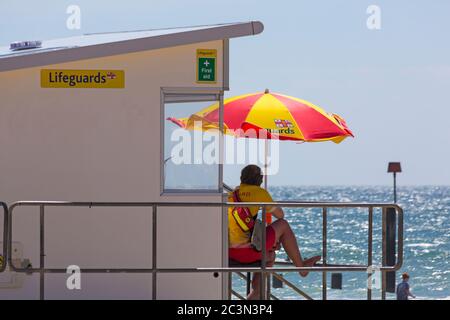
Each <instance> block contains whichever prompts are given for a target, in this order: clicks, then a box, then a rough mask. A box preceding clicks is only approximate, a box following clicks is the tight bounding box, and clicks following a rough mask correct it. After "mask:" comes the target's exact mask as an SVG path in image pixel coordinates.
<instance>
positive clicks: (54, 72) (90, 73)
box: [41, 69, 125, 89]
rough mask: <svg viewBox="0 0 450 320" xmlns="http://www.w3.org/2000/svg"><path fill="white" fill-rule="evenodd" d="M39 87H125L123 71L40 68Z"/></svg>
mask: <svg viewBox="0 0 450 320" xmlns="http://www.w3.org/2000/svg"><path fill="white" fill-rule="evenodd" d="M41 88H96V89H103V88H125V72H124V71H123V70H59V69H42V70H41Z"/></svg>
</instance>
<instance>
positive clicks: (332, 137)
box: [168, 90, 353, 143]
mask: <svg viewBox="0 0 450 320" xmlns="http://www.w3.org/2000/svg"><path fill="white" fill-rule="evenodd" d="M168 120H170V121H172V122H174V123H175V124H177V125H179V126H180V127H182V128H185V129H187V130H192V129H196V128H198V125H197V123H199V122H201V127H200V129H201V130H208V129H218V128H219V103H216V104H214V105H212V106H210V107H208V108H206V109H204V110H202V111H199V112H197V113H195V114H193V115H191V116H190V117H188V118H182V119H176V118H168ZM223 125H224V130H225V133H227V134H232V135H235V136H247V137H248V136H252V137H254V135H253V134H254V133H255V132H256V134H257V136H256V138H267V139H280V140H294V141H304V142H318V141H333V142H335V143H340V142H341V141H342V140H344V139H345V138H346V137H349V136H351V137H353V133H352V132H351V131H350V129H349V128H348V127H347V125H346V123H345V120H344V119H343V118H341V117H340V116H338V115H336V114H331V113H327V112H326V111H325V110H323V109H322V108H320V107H318V106H316V105H314V104H312V103H311V102H308V101H305V100H301V99H298V98H294V97H290V96H286V95H283V94H279V93H269V91H268V90H266V91H265V92H258V93H251V94H245V95H241V96H236V97H233V98H229V99H226V100H225V101H224V104H223ZM250 129H253V130H250ZM248 132H252V135H248ZM261 132H264V134H261Z"/></svg>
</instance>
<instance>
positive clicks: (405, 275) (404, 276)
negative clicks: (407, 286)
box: [402, 272, 409, 280]
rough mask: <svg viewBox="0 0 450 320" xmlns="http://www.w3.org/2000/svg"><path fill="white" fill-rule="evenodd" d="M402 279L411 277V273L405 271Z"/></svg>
mask: <svg viewBox="0 0 450 320" xmlns="http://www.w3.org/2000/svg"><path fill="white" fill-rule="evenodd" d="M402 279H403V280H405V279H409V274H408V273H407V272H405V273H403V274H402Z"/></svg>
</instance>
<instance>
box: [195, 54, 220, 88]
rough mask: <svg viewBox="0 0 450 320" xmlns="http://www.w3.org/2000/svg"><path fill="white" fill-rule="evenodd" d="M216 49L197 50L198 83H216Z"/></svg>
mask: <svg viewBox="0 0 450 320" xmlns="http://www.w3.org/2000/svg"><path fill="white" fill-rule="evenodd" d="M216 61H217V50H216V49H197V83H216Z"/></svg>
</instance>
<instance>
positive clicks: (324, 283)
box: [322, 207, 328, 300]
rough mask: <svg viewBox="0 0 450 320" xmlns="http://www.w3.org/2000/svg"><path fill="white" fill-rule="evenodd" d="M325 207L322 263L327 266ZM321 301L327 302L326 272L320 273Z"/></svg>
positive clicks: (325, 209)
mask: <svg viewBox="0 0 450 320" xmlns="http://www.w3.org/2000/svg"><path fill="white" fill-rule="evenodd" d="M327 221H328V217H327V207H323V208H322V261H323V265H324V266H325V265H326V264H327ZM322 300H327V272H326V271H324V272H322Z"/></svg>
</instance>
